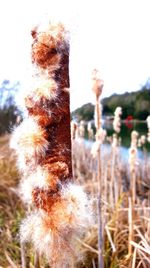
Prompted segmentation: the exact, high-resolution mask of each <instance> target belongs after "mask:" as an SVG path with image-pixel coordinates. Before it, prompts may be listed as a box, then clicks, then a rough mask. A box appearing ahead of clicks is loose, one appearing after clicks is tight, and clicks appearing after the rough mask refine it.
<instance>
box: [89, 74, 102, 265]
mask: <svg viewBox="0 0 150 268" xmlns="http://www.w3.org/2000/svg"><path fill="white" fill-rule="evenodd" d="M92 78H93V87H92V89H93V91H94V93H95V96H96V104H95V125H96V143H97V145H98V146H97V181H98V207H97V209H98V267H99V268H103V267H104V259H103V220H102V203H101V196H102V171H101V150H100V144H101V143H102V141H103V140H102V139H103V137H102V135H100V134H101V133H102V132H103V129H102V127H101V106H100V95H101V93H102V88H103V81H102V80H100V79H99V78H98V71H97V70H94V71H93V77H92Z"/></svg>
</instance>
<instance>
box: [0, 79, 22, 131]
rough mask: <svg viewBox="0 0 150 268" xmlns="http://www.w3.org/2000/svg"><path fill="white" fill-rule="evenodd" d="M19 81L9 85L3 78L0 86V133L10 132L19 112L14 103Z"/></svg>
mask: <svg viewBox="0 0 150 268" xmlns="http://www.w3.org/2000/svg"><path fill="white" fill-rule="evenodd" d="M18 87H19V83H15V84H13V85H11V83H10V81H9V80H4V81H3V82H2V84H1V86H0V135H2V134H4V133H10V132H11V130H12V128H13V126H14V125H15V123H16V119H17V116H18V114H19V112H18V110H17V107H16V105H15V94H16V92H17V90H18Z"/></svg>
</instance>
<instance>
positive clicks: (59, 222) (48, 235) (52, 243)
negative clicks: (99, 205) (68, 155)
mask: <svg viewBox="0 0 150 268" xmlns="http://www.w3.org/2000/svg"><path fill="white" fill-rule="evenodd" d="M90 211H91V208H90V202H89V200H88V198H87V196H86V194H85V193H84V192H83V190H82V187H81V186H77V185H74V184H71V183H70V184H69V185H67V186H63V187H62V190H61V199H60V200H58V201H56V203H55V204H54V205H53V207H52V210H51V213H50V215H48V214H46V213H45V212H43V211H42V210H39V211H37V212H35V213H33V214H31V215H30V216H28V217H27V219H25V220H24V221H23V223H22V226H21V239H22V240H23V241H30V240H31V241H32V243H33V244H34V246H35V248H36V250H38V251H39V252H40V254H43V253H44V254H45V253H46V256H47V258H48V260H51V261H52V263H55V260H57V266H56V267H62V266H61V265H63V264H66V265H67V264H69V263H71V260H72V259H73V258H74V257H77V256H78V255H79V252H77V251H76V250H77V248H76V243H77V240H76V238H77V237H80V236H82V235H83V234H84V232H86V230H87V228H88V227H89V225H90V224H91V219H92V217H91V213H90ZM59 265H60V266H59ZM64 267H65V266H64Z"/></svg>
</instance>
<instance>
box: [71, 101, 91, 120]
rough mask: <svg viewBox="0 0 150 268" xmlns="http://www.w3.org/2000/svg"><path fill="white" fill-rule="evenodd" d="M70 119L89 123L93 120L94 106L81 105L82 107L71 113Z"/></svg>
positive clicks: (89, 104) (88, 104)
mask: <svg viewBox="0 0 150 268" xmlns="http://www.w3.org/2000/svg"><path fill="white" fill-rule="evenodd" d="M72 117H73V118H75V119H76V120H77V121H81V120H85V121H90V120H92V119H94V105H93V104H91V103H87V104H85V105H83V106H82V107H80V108H78V109H76V110H75V111H74V112H72Z"/></svg>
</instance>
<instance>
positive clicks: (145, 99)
mask: <svg viewBox="0 0 150 268" xmlns="http://www.w3.org/2000/svg"><path fill="white" fill-rule="evenodd" d="M102 105H103V115H105V116H107V115H113V113H114V111H115V108H116V107H117V106H121V107H122V109H123V116H122V118H123V119H124V118H126V117H127V116H129V115H132V116H133V118H134V119H140V120H145V119H146V117H147V116H148V115H149V114H150V85H149V84H146V85H145V86H144V87H143V88H142V89H141V90H139V91H136V92H131V93H128V92H126V93H124V94H113V95H112V96H110V97H108V98H104V99H102ZM72 116H73V117H74V118H76V119H77V120H78V121H80V120H85V121H89V120H92V119H93V118H94V105H93V104H91V103H87V104H85V105H83V106H82V107H80V108H78V109H76V110H75V111H74V112H72Z"/></svg>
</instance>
